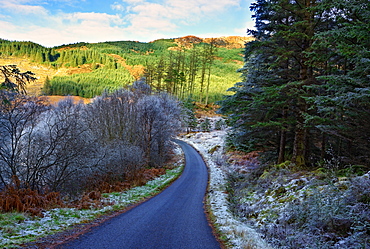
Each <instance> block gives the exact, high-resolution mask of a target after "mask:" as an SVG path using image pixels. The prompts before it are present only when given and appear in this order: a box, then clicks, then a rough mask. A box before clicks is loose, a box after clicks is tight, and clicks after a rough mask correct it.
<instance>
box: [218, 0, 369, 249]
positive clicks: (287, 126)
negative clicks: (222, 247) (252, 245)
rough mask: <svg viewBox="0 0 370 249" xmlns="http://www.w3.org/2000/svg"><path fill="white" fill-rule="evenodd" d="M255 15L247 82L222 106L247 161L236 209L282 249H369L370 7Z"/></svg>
mask: <svg viewBox="0 0 370 249" xmlns="http://www.w3.org/2000/svg"><path fill="white" fill-rule="evenodd" d="M251 10H252V12H253V13H254V15H253V17H254V18H255V29H254V30H249V31H248V33H249V34H250V35H253V37H254V38H255V41H252V42H250V43H247V44H246V46H245V52H244V59H245V60H244V67H242V68H241V69H240V70H239V72H240V73H241V75H242V81H240V82H238V83H236V84H235V85H234V87H232V88H230V89H229V91H230V92H231V93H232V95H229V96H226V98H225V99H224V100H223V101H221V102H220V105H221V109H220V111H221V112H222V113H223V114H225V115H227V117H228V123H229V125H230V126H231V127H232V129H231V131H230V132H229V133H228V137H227V145H228V149H229V150H231V151H235V150H236V151H239V153H240V151H244V152H245V153H244V154H241V153H240V155H239V158H241V159H240V160H241V161H242V163H240V164H239V165H242V166H238V167H243V168H242V170H239V171H238V172H232V173H231V174H230V175H229V184H230V188H229V190H228V191H229V192H230V193H231V194H230V203H231V204H230V205H231V206H230V207H231V208H232V209H233V210H234V213H235V214H236V215H237V216H238V217H239V218H240V219H241V220H243V221H244V222H245V223H247V224H252V225H253V226H254V227H255V228H256V229H258V231H259V232H261V234H263V237H264V238H265V239H266V240H267V241H268V242H269V243H270V244H271V245H273V246H274V247H276V248H353V249H355V248H356V249H357V248H368V247H369V245H370V239H369V238H370V237H369V234H370V229H369V228H370V220H369V217H370V213H369V210H370V201H369V200H370V192H369V187H370V180H369V170H370V126H369V124H370V2H369V1H368V0H358V1H348V0H331V1H326V0H296V1H288V0H257V1H255V3H252V5H251ZM256 155H258V157H256ZM251 158H252V159H253V160H252V159H251ZM231 166H232V165H231Z"/></svg>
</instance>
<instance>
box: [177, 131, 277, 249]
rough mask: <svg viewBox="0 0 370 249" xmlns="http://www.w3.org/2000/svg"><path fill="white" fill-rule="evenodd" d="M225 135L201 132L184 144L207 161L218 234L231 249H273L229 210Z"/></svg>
mask: <svg viewBox="0 0 370 249" xmlns="http://www.w3.org/2000/svg"><path fill="white" fill-rule="evenodd" d="M225 134H226V133H225V131H220V130H219V131H212V132H199V133H196V134H188V135H185V136H184V137H183V138H182V140H184V141H186V142H188V143H189V144H191V145H193V146H194V148H196V149H197V150H198V151H199V152H200V153H201V154H202V156H203V158H204V159H205V161H206V163H207V165H208V167H209V171H210V184H209V189H208V203H209V205H210V208H211V210H212V213H213V215H214V217H215V222H216V226H217V228H218V230H219V231H220V232H221V233H222V235H224V236H226V237H227V240H228V243H229V244H231V245H230V248H256V249H259V248H260V249H268V248H271V247H270V246H269V245H268V244H267V243H266V242H265V241H264V240H263V239H262V238H261V235H260V234H259V233H257V232H256V231H255V230H254V229H252V228H251V227H249V226H248V225H246V224H244V223H242V222H241V221H239V220H237V219H236V218H235V217H234V216H233V215H232V213H231V212H230V210H229V209H228V195H227V192H226V182H227V180H226V179H227V169H226V168H225V167H224V166H223V163H222V160H223V159H222V153H223V145H224V142H223V141H224V137H225Z"/></svg>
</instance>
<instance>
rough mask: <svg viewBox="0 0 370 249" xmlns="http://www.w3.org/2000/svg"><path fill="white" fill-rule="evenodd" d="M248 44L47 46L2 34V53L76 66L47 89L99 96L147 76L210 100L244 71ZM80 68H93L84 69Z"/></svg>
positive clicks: (170, 89) (156, 86) (160, 86)
mask: <svg viewBox="0 0 370 249" xmlns="http://www.w3.org/2000/svg"><path fill="white" fill-rule="evenodd" d="M241 53H242V48H238V46H235V44H232V43H230V44H229V43H228V42H227V41H225V40H224V39H221V38H213V39H208V40H205V41H203V40H202V39H200V38H197V37H195V36H187V37H183V38H178V39H161V40H156V41H153V42H149V43H143V42H135V41H117V42H103V43H91V44H90V43H76V44H69V45H62V46H58V47H54V48H45V47H42V46H41V45H38V44H35V43H32V42H16V41H7V40H0V56H1V57H4V58H6V57H11V56H13V57H26V58H29V59H30V60H31V61H33V62H35V63H39V64H42V65H46V66H49V67H51V68H54V69H56V70H57V69H61V68H70V69H73V68H76V69H77V70H76V72H75V73H73V74H68V75H63V76H59V75H57V76H54V77H52V78H50V79H49V78H48V79H46V80H45V84H44V87H43V93H44V94H45V95H75V96H81V97H85V98H93V97H95V96H97V95H101V94H102V93H103V92H105V91H107V92H112V91H114V90H117V89H119V88H122V87H125V86H127V85H129V84H131V83H132V82H133V81H135V80H138V79H139V78H141V77H145V78H146V81H147V83H148V84H149V85H150V86H151V87H152V88H153V90H155V91H158V92H160V91H166V92H167V93H169V94H173V95H175V96H177V97H179V98H181V99H187V98H194V100H196V101H198V102H202V103H204V104H208V103H213V102H215V101H217V100H221V98H222V96H223V95H224V94H226V89H227V88H228V87H230V86H232V85H233V84H234V83H235V82H236V81H237V80H238V78H239V77H238V75H237V74H236V73H235V71H236V70H237V69H238V68H239V67H240V64H241V63H242V56H241ZM79 68H85V69H86V68H87V69H88V70H87V72H86V70H85V71H83V70H80V72H79V70H78V69H79Z"/></svg>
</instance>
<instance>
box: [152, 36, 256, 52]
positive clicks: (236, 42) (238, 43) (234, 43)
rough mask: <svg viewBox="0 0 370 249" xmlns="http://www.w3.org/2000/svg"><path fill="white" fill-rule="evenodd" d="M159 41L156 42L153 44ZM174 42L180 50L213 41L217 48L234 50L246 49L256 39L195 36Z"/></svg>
mask: <svg viewBox="0 0 370 249" xmlns="http://www.w3.org/2000/svg"><path fill="white" fill-rule="evenodd" d="M158 40H161V39H158ZM158 40H154V41H153V42H155V41H158ZM173 40H174V42H175V43H176V44H177V45H178V46H179V47H180V48H192V47H193V44H198V43H202V42H204V43H211V42H212V41H213V42H214V44H215V45H216V46H217V47H224V48H229V49H232V48H244V45H245V43H247V42H250V41H253V40H254V38H253V37H251V36H221V37H215V38H200V37H197V36H194V35H187V36H183V37H179V38H174V39H173ZM172 49H175V48H172Z"/></svg>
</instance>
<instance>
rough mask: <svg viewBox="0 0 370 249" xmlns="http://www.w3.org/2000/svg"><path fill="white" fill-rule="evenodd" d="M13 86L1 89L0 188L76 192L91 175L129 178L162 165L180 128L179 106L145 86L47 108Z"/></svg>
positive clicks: (123, 179)
mask: <svg viewBox="0 0 370 249" xmlns="http://www.w3.org/2000/svg"><path fill="white" fill-rule="evenodd" d="M18 73H20V72H13V75H17V74H18ZM2 79H3V77H2ZM10 79H12V78H10ZM3 85H4V84H3ZM18 86H19V85H17V84H15V87H14V88H9V87H3V89H1V90H0V93H1V94H2V95H1V96H3V99H4V100H5V99H6V100H7V101H2V102H1V103H0V189H4V188H5V187H7V186H13V187H14V185H16V187H17V188H29V189H33V190H37V191H40V192H42V191H58V192H62V193H65V194H78V193H79V192H80V191H82V190H83V188H84V187H86V185H87V184H88V182H87V181H88V179H91V178H92V177H94V178H97V177H102V178H103V177H104V179H107V178H114V179H115V180H120V181H127V180H130V179H132V178H134V177H135V174H137V173H138V172H139V171H140V170H142V169H144V168H146V167H155V168H160V167H163V165H164V164H165V162H166V161H167V160H168V159H169V157H170V155H171V153H170V151H171V149H172V148H173V147H172V146H173V145H172V142H171V139H172V138H173V137H174V136H176V135H177V133H178V131H179V129H180V127H181V120H180V113H181V110H182V109H181V107H180V105H179V103H178V102H177V101H176V100H175V99H174V98H172V97H171V96H169V95H167V94H164V93H161V94H154V93H153V92H152V90H151V88H150V87H149V86H148V85H147V84H145V82H143V81H137V82H134V83H133V84H132V85H131V86H130V87H129V88H128V89H118V90H116V91H114V92H112V93H105V94H103V95H102V96H99V97H96V98H95V99H94V101H93V102H92V103H91V104H89V105H84V104H82V103H73V101H72V100H71V99H68V98H67V99H66V100H64V101H61V102H59V103H58V104H57V105H55V106H53V105H49V104H47V103H46V102H45V100H43V99H42V98H36V97H29V96H27V95H24V94H20V93H17V91H18V90H17V88H18Z"/></svg>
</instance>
